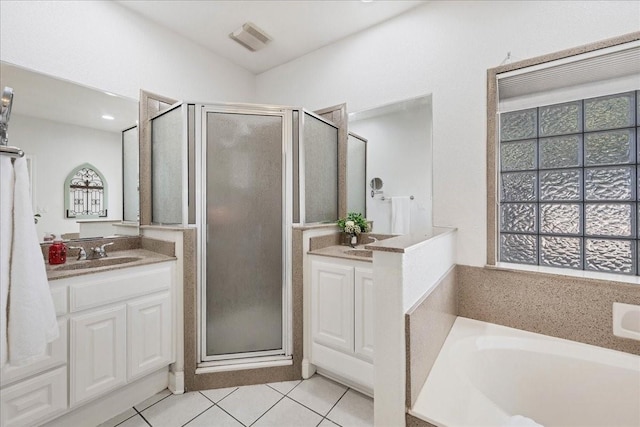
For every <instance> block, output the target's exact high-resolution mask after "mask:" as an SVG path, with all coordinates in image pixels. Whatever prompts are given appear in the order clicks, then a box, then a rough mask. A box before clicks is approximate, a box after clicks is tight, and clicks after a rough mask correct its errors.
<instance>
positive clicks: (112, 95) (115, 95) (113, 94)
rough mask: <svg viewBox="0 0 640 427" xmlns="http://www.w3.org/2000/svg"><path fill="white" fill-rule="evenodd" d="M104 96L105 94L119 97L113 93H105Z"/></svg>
mask: <svg viewBox="0 0 640 427" xmlns="http://www.w3.org/2000/svg"><path fill="white" fill-rule="evenodd" d="M104 94H105V95H109V96H118V95H116V94H115V93H111V92H105V93H104Z"/></svg>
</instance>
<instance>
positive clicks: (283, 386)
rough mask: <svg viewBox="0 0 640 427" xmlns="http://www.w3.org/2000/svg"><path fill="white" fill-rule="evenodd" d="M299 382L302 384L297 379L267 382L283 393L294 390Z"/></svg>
mask: <svg viewBox="0 0 640 427" xmlns="http://www.w3.org/2000/svg"><path fill="white" fill-rule="evenodd" d="M298 384H300V380H295V381H281V382H278V383H269V384H267V385H268V386H269V387H271V388H274V389H276V390H278V391H279V392H280V393H282V394H287V393H289V392H290V391H291V390H293V388H294V387H295V386H297V385H298Z"/></svg>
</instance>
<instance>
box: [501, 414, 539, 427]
mask: <svg viewBox="0 0 640 427" xmlns="http://www.w3.org/2000/svg"><path fill="white" fill-rule="evenodd" d="M505 427H544V426H543V425H542V424H538V423H537V422H535V421H533V420H532V419H531V418H527V417H523V416H522V415H514V416H512V417H510V418H509V419H508V420H507V424H505Z"/></svg>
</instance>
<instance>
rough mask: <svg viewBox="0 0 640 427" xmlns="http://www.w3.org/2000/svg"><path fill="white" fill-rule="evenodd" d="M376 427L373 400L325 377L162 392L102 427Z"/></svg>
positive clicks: (317, 376) (316, 376)
mask: <svg viewBox="0 0 640 427" xmlns="http://www.w3.org/2000/svg"><path fill="white" fill-rule="evenodd" d="M115 426H119V427H148V426H151V427H181V426H185V427H218V426H220V427H242V426H246V427H248V426H256V427H266V426H273V427H307V426H309V427H335V426H342V427H360V426H363V427H364V426H373V399H371V398H369V397H367V396H365V395H363V394H361V393H358V392H357V391H355V390H353V389H350V388H348V387H345V386H343V385H341V384H338V383H336V382H333V381H331V380H329V379H327V378H324V377H322V376H320V375H314V376H313V377H311V378H309V379H308V380H304V381H286V382H281V383H271V384H261V385H251V386H243V387H231V388H225V389H215V390H204V391H193V392H189V393H185V394H182V395H172V394H171V393H170V392H169V390H163V391H162V392H160V393H158V394H156V395H155V396H153V397H151V398H149V399H147V400H145V401H144V402H141V403H139V404H137V405H135V406H134V407H133V408H130V409H128V410H127V411H125V412H123V413H122V414H120V415H118V416H116V417H114V418H112V419H110V420H109V421H107V422H106V423H104V424H101V425H100V426H99V427H115Z"/></svg>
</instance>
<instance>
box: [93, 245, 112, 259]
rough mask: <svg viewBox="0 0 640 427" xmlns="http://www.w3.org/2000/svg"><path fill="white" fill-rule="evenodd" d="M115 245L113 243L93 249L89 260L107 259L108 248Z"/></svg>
mask: <svg viewBox="0 0 640 427" xmlns="http://www.w3.org/2000/svg"><path fill="white" fill-rule="evenodd" d="M111 245H113V242H111V243H105V244H104V245H100V246H96V247H95V248H91V255H90V258H89V259H97V258H106V256H107V249H106V247H107V246H111Z"/></svg>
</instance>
